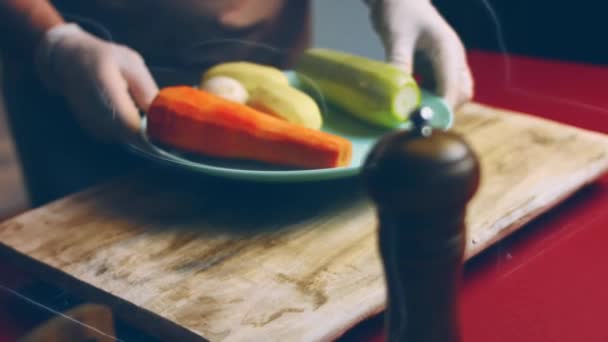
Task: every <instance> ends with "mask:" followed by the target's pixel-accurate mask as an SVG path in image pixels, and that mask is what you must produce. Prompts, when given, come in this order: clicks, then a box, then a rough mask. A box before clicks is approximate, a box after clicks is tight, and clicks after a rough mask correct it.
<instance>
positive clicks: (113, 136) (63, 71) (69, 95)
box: [36, 24, 158, 142]
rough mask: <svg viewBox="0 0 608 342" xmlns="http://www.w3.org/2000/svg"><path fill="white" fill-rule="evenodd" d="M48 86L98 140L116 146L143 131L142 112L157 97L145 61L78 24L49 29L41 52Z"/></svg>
mask: <svg viewBox="0 0 608 342" xmlns="http://www.w3.org/2000/svg"><path fill="white" fill-rule="evenodd" d="M36 57H37V67H38V71H39V73H40V76H41V78H42V80H43V82H44V83H45V84H46V85H47V86H48V87H49V88H50V89H51V90H53V91H57V92H58V93H60V94H61V95H63V96H64V97H65V98H66V100H67V103H68V105H69V106H70V108H71V110H72V111H73V113H74V115H75V116H76V119H77V120H78V122H79V123H80V125H81V126H82V127H83V128H84V129H85V130H87V131H88V132H89V133H90V134H92V135H93V136H94V137H96V138H99V139H102V140H105V141H112V142H117V141H120V140H122V139H124V138H126V137H128V136H130V135H133V134H134V133H137V132H138V131H139V129H140V115H139V110H138V107H139V108H140V109H142V110H144V111H145V110H147V109H148V106H149V105H150V103H151V102H152V100H153V99H154V97H155V96H156V94H157V93H158V86H157V85H156V83H155V82H154V80H153V78H152V76H151V75H150V72H149V71H148V68H147V67H146V65H145V63H144V60H143V59H142V57H141V56H140V55H139V54H138V53H137V52H135V51H133V50H132V49H130V48H128V47H125V46H121V45H117V44H114V43H110V42H107V41H104V40H101V39H99V38H96V37H94V36H93V35H91V34H89V33H87V32H85V31H83V30H82V29H81V28H80V27H79V26H77V25H75V24H63V25H59V26H55V27H53V28H52V29H50V30H49V31H48V32H47V33H46V34H45V36H44V38H43V39H42V42H41V44H40V46H39V49H38V51H37V56H36Z"/></svg>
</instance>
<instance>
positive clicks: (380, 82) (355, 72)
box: [295, 48, 421, 128]
mask: <svg viewBox="0 0 608 342" xmlns="http://www.w3.org/2000/svg"><path fill="white" fill-rule="evenodd" d="M295 70H296V73H297V75H298V77H300V78H302V79H304V80H305V81H306V82H305V83H310V81H312V82H314V84H316V86H317V87H318V89H319V90H320V91H321V93H322V94H323V96H324V97H325V98H326V99H327V100H328V102H331V103H333V104H335V105H337V106H338V107H341V108H342V109H344V110H345V111H346V112H347V113H350V114H352V115H354V116H355V117H357V118H359V119H360V120H363V121H365V122H367V123H370V124H373V125H376V126H381V127H386V128H394V127H397V126H399V125H400V124H402V123H403V122H405V121H407V120H408V118H409V115H410V114H411V112H413V110H414V109H416V108H417V107H418V106H419V104H420V99H421V94H420V89H419V88H418V85H417V84H416V81H415V80H414V78H413V77H412V76H411V75H409V74H407V73H406V72H405V71H403V70H400V69H399V68H397V67H395V66H393V65H390V64H388V63H384V62H380V61H375V60H372V59H368V58H364V57H360V56H355V55H351V54H347V53H342V52H338V51H334V50H329V49H320V48H313V49H309V50H307V51H305V52H304V54H303V55H302V56H301V57H300V59H299V60H298V62H297V65H296V68H295Z"/></svg>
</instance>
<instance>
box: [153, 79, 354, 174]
mask: <svg viewBox="0 0 608 342" xmlns="http://www.w3.org/2000/svg"><path fill="white" fill-rule="evenodd" d="M147 130H148V134H149V136H150V137H151V138H152V139H153V140H154V141H157V142H159V143H162V144H166V145H169V146H172V147H175V148H178V149H181V150H184V151H188V152H193V153H198V154H201V155H205V156H211V157H220V158H233V159H245V160H254V161H261V162H266V163H271V164H277V165H284V166H293V167H301V168H310V169H313V168H331V167H338V166H347V165H349V164H350V160H351V156H352V144H351V142H350V141H349V140H347V139H344V138H342V137H339V136H336V135H332V134H329V133H325V132H321V131H316V130H313V129H309V128H306V127H303V126H300V125H296V124H292V123H289V122H287V121H283V120H281V119H278V118H276V117H273V116H270V115H268V114H265V113H262V112H260V111H257V110H255V109H253V108H251V107H248V106H246V105H242V104H239V103H236V102H232V101H228V100H225V99H223V98H221V97H218V96H215V95H213V94H210V93H207V92H204V91H202V90H198V89H195V88H192V87H187V86H177V87H168V88H164V89H162V90H161V91H160V92H159V94H158V96H157V97H156V98H155V99H154V101H153V102H152V105H151V106H150V110H149V112H148V127H147Z"/></svg>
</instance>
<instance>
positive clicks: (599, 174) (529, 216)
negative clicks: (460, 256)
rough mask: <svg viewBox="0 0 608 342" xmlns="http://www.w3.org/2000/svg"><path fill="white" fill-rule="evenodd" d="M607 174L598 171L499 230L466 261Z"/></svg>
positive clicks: (469, 253) (471, 250) (467, 253)
mask: <svg viewBox="0 0 608 342" xmlns="http://www.w3.org/2000/svg"><path fill="white" fill-rule="evenodd" d="M607 173H608V170H606V169H600V171H598V172H597V173H596V174H595V175H594V176H592V177H590V178H589V180H588V181H587V182H585V183H582V184H579V185H578V186H576V187H573V188H572V189H570V190H569V191H567V192H564V193H563V194H562V195H561V196H559V197H556V198H555V199H554V200H553V201H551V202H548V203H547V204H546V205H545V206H542V207H539V208H537V209H536V210H534V211H531V212H529V213H528V214H527V215H525V216H523V217H520V218H519V219H517V220H515V221H513V222H512V223H511V224H510V225H509V227H508V228H503V229H501V230H499V231H498V232H497V233H496V234H493V235H492V238H491V239H489V240H487V241H486V242H484V243H483V244H478V245H477V246H478V247H477V248H467V250H466V251H465V260H467V261H468V260H470V259H472V258H474V257H476V256H477V255H479V254H481V253H482V252H484V251H486V250H488V249H489V248H491V247H493V246H494V245H496V244H497V243H498V242H500V241H502V240H503V239H504V238H506V237H507V236H509V235H511V234H513V233H515V232H516V231H518V230H520V229H521V228H523V227H524V226H525V225H527V224H528V223H530V222H532V221H534V220H535V219H537V218H539V217H540V216H542V215H543V214H545V213H547V212H549V211H551V209H553V208H555V207H557V206H559V205H560V204H562V203H563V202H565V201H566V200H567V199H569V198H570V197H572V195H574V194H576V193H577V192H579V191H581V190H582V189H584V188H585V187H588V186H590V185H592V184H594V183H595V182H596V181H597V180H598V179H599V178H601V177H602V176H603V175H604V174H607ZM473 246H476V245H473Z"/></svg>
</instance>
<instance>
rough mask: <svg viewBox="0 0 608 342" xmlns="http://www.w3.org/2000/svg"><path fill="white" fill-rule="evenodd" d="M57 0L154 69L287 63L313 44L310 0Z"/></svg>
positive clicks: (76, 17)
mask: <svg viewBox="0 0 608 342" xmlns="http://www.w3.org/2000/svg"><path fill="white" fill-rule="evenodd" d="M53 3H54V4H55V5H56V6H57V7H58V8H59V10H60V11H61V13H62V14H63V15H64V16H66V19H67V20H74V21H77V22H79V23H81V24H82V25H83V26H86V28H88V29H89V30H92V31H95V32H96V33H97V34H98V35H100V36H101V37H103V38H105V39H108V40H113V41H116V42H119V43H122V44H125V45H128V46H130V47H132V48H134V49H135V50H137V51H139V52H140V53H141V54H142V55H143V56H144V58H145V60H146V62H147V63H148V65H149V67H150V68H151V70H152V71H153V72H155V71H156V72H159V71H160V72H165V71H164V70H171V69H175V68H183V69H185V70H200V69H204V68H206V67H209V66H210V65H213V64H215V63H219V62H224V61H230V60H249V61H253V62H259V63H266V64H273V65H277V66H280V67H286V66H288V65H289V64H290V62H291V61H292V60H293V58H294V56H296V55H297V54H299V53H300V52H301V51H302V49H304V48H305V47H306V46H307V45H308V44H309V34H310V20H309V14H310V13H309V1H308V0H86V1H85V0H53ZM188 72H190V71H188Z"/></svg>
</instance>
